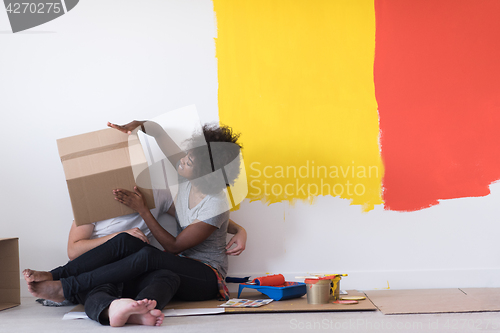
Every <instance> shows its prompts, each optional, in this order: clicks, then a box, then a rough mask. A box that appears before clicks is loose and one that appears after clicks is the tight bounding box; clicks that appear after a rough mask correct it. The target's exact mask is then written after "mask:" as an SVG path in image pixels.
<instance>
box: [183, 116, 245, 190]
mask: <svg viewBox="0 0 500 333" xmlns="http://www.w3.org/2000/svg"><path fill="white" fill-rule="evenodd" d="M239 137H240V133H235V132H234V131H233V129H232V128H231V127H229V126H226V125H220V126H218V125H216V124H205V125H204V126H203V134H200V133H197V134H195V135H193V137H192V138H191V139H189V140H188V141H189V150H190V151H191V155H192V156H193V157H194V160H195V163H194V169H193V172H194V179H193V180H191V183H192V184H193V185H194V186H196V187H197V188H198V189H199V190H200V191H201V192H202V193H205V194H215V193H218V192H220V191H222V190H223V189H224V188H225V186H226V185H234V182H235V180H236V179H237V178H238V176H239V174H240V167H241V155H240V151H241V148H242V146H241V144H239V143H238V139H239ZM219 169H220V170H222V174H223V176H224V180H225V181H221V179H220V173H218V172H214V171H217V170H219Z"/></svg>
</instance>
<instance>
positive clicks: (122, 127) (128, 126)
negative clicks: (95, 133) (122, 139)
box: [108, 120, 144, 134]
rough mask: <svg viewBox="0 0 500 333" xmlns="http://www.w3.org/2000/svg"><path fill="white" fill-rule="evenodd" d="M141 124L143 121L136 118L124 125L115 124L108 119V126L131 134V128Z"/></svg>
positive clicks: (133, 128)
mask: <svg viewBox="0 0 500 333" xmlns="http://www.w3.org/2000/svg"><path fill="white" fill-rule="evenodd" d="M143 124H144V121H138V120H134V121H131V122H130V123H128V124H125V125H117V124H113V123H110V122H109V121H108V127H111V128H114V129H117V130H119V131H120V132H123V133H125V134H131V133H132V131H133V130H135V129H136V128H137V127H139V126H142V125H143Z"/></svg>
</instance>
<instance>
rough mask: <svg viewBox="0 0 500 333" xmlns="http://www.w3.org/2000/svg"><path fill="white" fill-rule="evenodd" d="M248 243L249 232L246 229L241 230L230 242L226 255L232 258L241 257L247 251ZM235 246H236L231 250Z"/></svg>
mask: <svg viewBox="0 0 500 333" xmlns="http://www.w3.org/2000/svg"><path fill="white" fill-rule="evenodd" d="M246 243H247V232H246V231H245V229H240V230H238V232H237V233H236V234H235V235H234V236H233V237H232V238H231V239H230V240H229V243H227V246H226V250H227V251H226V254H227V255H230V256H239V255H240V254H241V252H243V251H244V250H245V246H246ZM233 244H236V246H235V247H234V248H232V249H230V247H231V246H233Z"/></svg>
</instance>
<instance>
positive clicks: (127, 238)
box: [111, 232, 146, 249]
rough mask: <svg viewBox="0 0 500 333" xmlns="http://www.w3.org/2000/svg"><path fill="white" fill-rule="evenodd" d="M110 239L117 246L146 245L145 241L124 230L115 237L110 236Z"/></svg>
mask: <svg viewBox="0 0 500 333" xmlns="http://www.w3.org/2000/svg"><path fill="white" fill-rule="evenodd" d="M111 241H113V242H114V243H115V244H118V245H119V246H123V247H127V248H130V249H134V248H141V247H144V246H145V245H146V243H144V242H143V241H142V240H140V239H139V238H137V237H134V236H132V235H130V234H129V233H126V232H121V233H119V234H118V235H116V236H115V237H113V238H111Z"/></svg>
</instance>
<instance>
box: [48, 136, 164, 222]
mask: <svg viewBox="0 0 500 333" xmlns="http://www.w3.org/2000/svg"><path fill="white" fill-rule="evenodd" d="M57 147H58V149H59V156H60V157H61V162H62V164H63V169H64V173H65V175H66V182H67V184H68V191H69V196H70V199H71V206H72V207H73V215H74V218H75V223H76V225H82V224H89V223H93V222H97V221H102V220H105V219H109V218H113V217H117V216H122V215H127V214H131V213H134V212H135V211H134V210H132V209H131V208H129V207H127V206H125V205H123V204H121V203H120V202H118V201H116V200H115V198H114V195H113V192H112V191H113V189H116V188H124V189H127V190H129V191H133V188H134V186H136V181H135V179H134V171H135V173H136V174H139V171H142V172H141V173H140V176H138V181H137V186H138V187H139V189H140V191H141V192H142V194H143V195H144V197H145V198H146V202H147V205H148V207H149V208H150V209H151V208H154V207H155V206H154V197H153V191H152V190H151V179H150V176H149V169H148V167H147V166H148V164H147V161H146V157H145V156H144V151H143V150H142V146H141V144H140V142H139V139H138V137H137V135H135V134H132V135H127V134H125V133H122V132H119V131H117V130H115V129H111V128H108V129H105V130H100V131H96V132H91V133H85V134H81V135H76V136H72V137H68V138H64V139H59V140H57Z"/></svg>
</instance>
